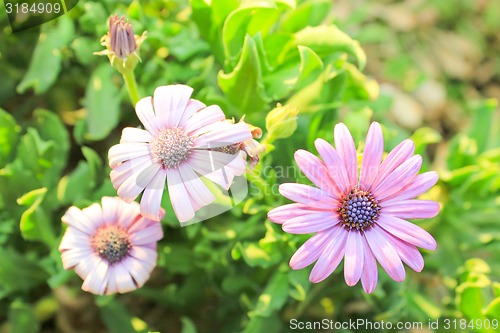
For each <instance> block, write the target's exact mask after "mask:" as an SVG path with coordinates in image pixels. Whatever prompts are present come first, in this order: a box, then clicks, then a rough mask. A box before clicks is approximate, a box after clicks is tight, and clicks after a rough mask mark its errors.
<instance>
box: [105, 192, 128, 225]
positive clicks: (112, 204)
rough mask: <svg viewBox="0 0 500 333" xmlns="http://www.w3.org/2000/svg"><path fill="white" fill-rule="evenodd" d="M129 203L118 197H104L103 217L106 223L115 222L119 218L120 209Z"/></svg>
mask: <svg viewBox="0 0 500 333" xmlns="http://www.w3.org/2000/svg"><path fill="white" fill-rule="evenodd" d="M126 205H127V204H126V203H125V202H124V201H122V200H120V198H117V197H102V199H101V206H102V219H103V222H104V224H111V223H112V224H114V223H116V221H117V220H118V216H119V211H120V209H122V208H123V207H124V206H126Z"/></svg>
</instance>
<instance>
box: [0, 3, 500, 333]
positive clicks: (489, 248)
mask: <svg viewBox="0 0 500 333" xmlns="http://www.w3.org/2000/svg"><path fill="white" fill-rule="evenodd" d="M0 12H1V14H0V109H1V110H0V332H1V333H4V332H16V333H19V332H21V333H31V332H68V333H70V332H117V333H118V332H119V333H123V332H125V333H126V332H148V331H158V332H168V333H171V332H172V333H175V332H182V333H195V332H200V333H203V332H210V333H211V332H245V333H250V332H252V333H254V332H255V333H260V332H290V331H292V330H291V328H290V320H291V319H293V318H296V319H298V320H299V321H301V322H306V321H320V320H322V319H324V318H328V319H331V320H333V321H336V322H339V321H344V322H345V321H348V320H349V319H352V320H355V319H358V318H365V319H368V320H370V321H381V320H384V321H386V322H387V321H389V322H394V323H396V322H423V323H424V325H423V327H424V329H423V330H411V329H408V330H401V331H402V332H431V331H432V330H430V329H427V328H426V327H427V322H428V321H429V320H431V321H435V320H439V323H440V328H441V329H440V330H438V331H439V332H441V331H444V326H443V325H444V323H445V320H450V321H449V322H450V323H452V325H453V321H454V320H455V323H456V324H455V327H453V326H452V327H451V328H452V329H450V330H448V331H450V332H496V331H497V330H495V329H493V328H492V327H489V328H488V327H486V328H485V326H486V323H487V322H489V323H492V322H493V320H497V321H498V320H499V319H500V283H499V282H498V281H499V278H500V260H499V259H500V229H499V223H500V196H499V194H500V163H499V162H500V114H499V108H498V102H497V99H498V98H500V57H499V56H498V55H499V54H500V52H499V51H500V50H499V48H500V34H499V33H498V31H499V29H500V2H498V1H494V0H489V1H488V0H457V1H447V0H434V1H431V0H406V1H361V0H353V1H348V0H337V1H335V2H334V3H332V2H331V1H326V0H306V1H300V0H298V1H294V0H274V1H272V0H262V1H241V3H240V1H237V0H212V1H208V0H192V1H182V0H177V1H160V0H151V1H143V2H139V1H80V2H79V4H78V5H77V6H76V7H75V8H73V9H72V10H71V11H70V12H69V13H68V14H66V15H63V16H61V17H59V18H58V19H56V20H53V21H51V22H48V23H46V24H43V25H42V26H40V27H36V28H32V29H29V30H25V31H21V32H17V33H12V32H11V29H10V27H9V22H8V19H7V16H6V14H4V11H3V7H2V10H1V11H0ZM115 13H117V14H119V15H125V16H126V17H128V18H129V20H130V22H131V23H132V25H133V27H134V30H135V32H136V34H139V35H140V34H141V33H142V32H143V31H145V30H147V31H148V38H147V39H146V41H145V42H144V44H143V45H142V47H141V50H140V55H141V58H142V63H140V64H139V65H138V66H137V68H136V70H135V74H136V77H137V82H138V85H139V91H140V94H141V96H149V95H152V94H153V91H154V88H155V87H157V86H159V85H166V84H174V83H184V84H188V85H190V86H192V87H193V88H194V89H195V93H194V97H195V98H197V99H199V100H201V101H203V102H205V103H206V104H207V105H208V104H218V105H220V106H221V107H222V109H223V110H224V111H225V112H226V115H227V116H228V117H231V116H234V117H235V118H236V120H239V119H240V118H241V117H242V116H243V115H246V118H245V119H246V120H247V121H248V122H250V123H252V124H254V125H256V126H259V127H261V128H263V130H264V138H263V141H264V142H265V143H267V144H268V150H267V152H266V154H265V156H262V160H261V163H260V164H259V165H258V166H257V167H256V168H255V169H254V170H253V171H249V174H248V179H249V182H250V194H249V197H248V199H247V200H246V201H245V202H244V203H242V204H241V205H239V206H237V207H235V208H234V209H232V210H231V211H230V212H228V213H226V214H224V215H222V216H219V217H216V218H213V219H210V220H208V221H204V222H202V223H198V224H195V225H191V226H188V227H185V228H180V227H179V223H178V222H177V220H176V218H175V215H174V214H173V212H172V209H171V207H170V203H169V200H168V196H165V198H164V200H163V207H164V208H166V210H167V215H166V217H165V219H164V220H163V221H162V223H163V225H164V231H165V238H164V239H163V240H162V241H161V242H160V243H159V249H158V250H159V261H158V267H157V268H156V269H155V271H154V272H153V274H152V276H151V279H150V280H149V281H148V282H147V283H146V285H145V286H144V287H143V288H141V289H139V290H137V291H134V292H132V293H129V294H126V295H117V296H108V297H94V296H93V295H90V294H86V293H84V292H82V291H81V290H80V286H81V280H80V279H79V278H78V277H77V276H76V274H75V273H74V272H73V271H69V272H67V271H64V270H63V269H62V265H61V262H60V256H59V252H58V251H57V246H58V243H59V241H60V238H61V236H62V232H63V229H62V226H61V222H60V218H61V216H62V214H63V213H64V212H65V210H66V209H67V208H68V207H69V206H71V205H76V206H79V207H84V206H86V205H88V204H90V203H91V202H95V201H98V200H100V198H101V196H103V195H116V193H115V191H114V190H113V188H112V186H111V184H110V181H109V168H108V166H107V151H108V149H109V147H110V146H112V145H113V144H116V143H118V141H119V138H120V134H121V130H122V128H123V127H126V126H132V127H136V126H138V125H139V124H140V123H139V121H138V119H137V117H136V115H135V113H134V110H133V107H132V105H131V104H130V102H129V98H128V95H127V91H126V89H125V87H124V84H123V81H122V78H121V76H120V75H119V73H117V72H116V71H114V70H113V68H112V67H111V66H110V65H109V61H108V59H107V58H106V57H98V56H95V55H93V54H92V53H93V52H96V51H100V50H102V49H103V47H102V46H101V45H100V43H99V40H100V38H101V36H102V35H104V34H105V33H106V31H107V19H108V17H109V16H110V15H112V14H115ZM19 19H22V17H21V18H19ZM277 103H281V104H282V105H285V106H287V107H288V106H293V107H297V108H298V109H299V115H298V121H297V129H296V131H295V133H293V136H291V137H286V136H287V135H290V134H291V133H287V135H284V134H283V133H281V135H280V133H277V132H273V130H271V131H269V132H268V131H266V120H265V119H266V115H267V113H268V112H269V111H271V110H272V109H273V108H275V107H276V105H277ZM372 120H376V121H378V122H380V123H381V124H382V126H383V130H384V136H385V145H386V149H385V150H386V151H389V150H390V149H392V148H393V147H394V146H395V145H396V144H397V143H399V142H400V141H401V140H403V139H405V138H408V137H410V138H412V139H413V140H414V141H415V144H416V152H417V153H419V154H422V156H423V159H424V165H423V171H427V170H437V171H438V172H439V174H440V182H439V183H438V185H437V186H436V187H434V188H433V189H432V190H431V191H430V192H429V193H427V194H426V195H425V198H427V199H433V200H437V201H439V202H440V204H441V207H442V209H441V213H440V214H439V215H438V216H437V217H436V218H433V219H430V220H425V221H415V223H418V224H419V225H420V226H422V227H424V228H425V229H426V230H428V231H429V232H430V233H431V234H432V235H433V236H434V237H435V238H436V240H437V242H438V249H437V250H436V251H435V252H428V251H424V253H423V254H424V258H425V268H424V270H423V272H422V273H418V274H417V273H414V272H413V271H410V270H409V269H407V279H406V280H405V281H404V282H402V283H395V282H394V281H392V280H390V279H389V278H388V276H387V275H386V274H385V272H383V271H382V270H379V271H380V274H379V276H380V278H379V284H378V287H377V289H376V290H375V292H374V293H373V294H372V295H366V294H365V293H364V292H363V291H362V288H361V287H360V286H355V287H353V288H350V287H348V286H347V285H345V282H344V281H343V274H342V269H341V268H339V269H337V271H336V272H335V273H334V274H333V275H332V276H331V277H330V278H328V279H327V280H325V281H324V282H322V283H320V284H317V285H313V284H311V283H310V282H309V281H308V275H309V271H310V268H306V269H304V270H301V271H291V270H290V268H289V267H288V260H289V258H290V257H291V255H292V254H293V252H294V251H295V250H296V249H297V248H298V247H299V246H300V245H301V244H302V243H303V242H304V241H305V240H306V239H307V238H308V237H309V236H308V235H289V234H286V233H284V232H283V231H282V230H281V228H280V227H279V226H277V225H274V224H272V223H270V222H269V221H268V220H267V219H266V214H267V212H268V211H269V210H270V209H272V208H274V207H276V206H278V205H280V204H284V203H285V199H284V198H282V197H281V196H279V194H278V193H277V185H278V184H279V183H283V182H287V181H288V182H289V181H298V182H302V183H305V182H307V179H305V177H304V176H303V175H301V174H300V171H298V168H297V167H296V165H295V162H294V161H293V152H294V151H295V150H297V149H299V148H303V149H307V150H309V151H312V152H313V153H316V151H315V148H314V145H313V141H314V140H315V139H316V138H317V137H321V138H324V139H326V140H328V141H330V142H333V133H332V129H333V125H334V124H336V123H337V122H339V121H342V122H344V123H346V125H347V126H348V127H349V129H350V130H351V132H352V133H353V136H354V138H355V140H356V142H360V141H364V139H365V135H366V131H367V129H368V126H369V124H370V123H371V121H372ZM269 125H270V124H267V127H268V128H271V126H269ZM463 323H466V324H467V325H466V326H465V327H464V326H463V325H462V324H463ZM479 323H481V324H482V325H481V327H478V326H479ZM497 323H498V322H497ZM460 325H462V326H460ZM295 331H303V332H316V331H319V330H306V329H304V330H295ZM339 331H340V332H354V331H353V330H349V329H347V330H339ZM363 331H364V330H357V332H363ZM365 331H367V332H373V331H374V330H365ZM379 331H380V332H385V331H387V332H394V331H396V330H379ZM436 332H437V331H436Z"/></svg>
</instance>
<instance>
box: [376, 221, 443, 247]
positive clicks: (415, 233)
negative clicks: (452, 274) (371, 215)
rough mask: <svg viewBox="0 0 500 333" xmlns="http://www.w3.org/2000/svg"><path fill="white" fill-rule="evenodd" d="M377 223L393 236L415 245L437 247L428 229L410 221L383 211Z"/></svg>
mask: <svg viewBox="0 0 500 333" xmlns="http://www.w3.org/2000/svg"><path fill="white" fill-rule="evenodd" d="M376 223H377V224H379V225H380V226H381V227H382V228H384V229H385V230H386V231H388V232H389V233H391V234H392V235H393V236H396V237H397V238H399V239H401V240H404V241H405V242H408V243H410V244H413V245H415V246H418V247H421V248H423V249H426V250H435V249H436V247H437V244H436V241H435V240H434V238H433V237H432V236H431V235H430V234H429V233H428V232H427V231H425V230H424V229H422V228H420V227H419V226H418V225H415V224H413V223H410V222H408V221H405V220H402V219H398V218H397V217H393V216H390V215H386V214H385V213H383V214H380V216H379V218H378V220H377V222H376Z"/></svg>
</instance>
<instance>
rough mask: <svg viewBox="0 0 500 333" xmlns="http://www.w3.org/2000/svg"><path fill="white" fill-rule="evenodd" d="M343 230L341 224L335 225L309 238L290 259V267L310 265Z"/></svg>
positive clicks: (298, 267)
mask: <svg viewBox="0 0 500 333" xmlns="http://www.w3.org/2000/svg"><path fill="white" fill-rule="evenodd" d="M340 231H341V228H340V227H339V226H334V227H332V228H330V229H328V230H325V231H322V232H318V233H317V234H315V235H314V236H312V237H311V238H309V239H308V240H307V241H306V242H305V243H304V244H303V245H302V246H301V247H299V249H298V250H297V251H296V252H295V253H294V254H293V256H292V258H291V259H290V267H291V268H292V269H295V270H297V269H302V268H304V267H307V266H309V265H310V264H312V263H313V262H315V261H316V260H318V258H319V256H320V255H321V253H323V251H324V250H325V248H326V245H327V244H328V243H329V241H330V240H331V239H334V238H335V237H336V236H337V234H338V233H339V232H340Z"/></svg>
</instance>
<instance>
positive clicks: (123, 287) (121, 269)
mask: <svg viewBox="0 0 500 333" xmlns="http://www.w3.org/2000/svg"><path fill="white" fill-rule="evenodd" d="M114 267H115V277H116V287H117V288H118V292H120V293H122V294H124V293H128V292H129V291H132V290H135V289H137V286H136V285H135V283H134V281H133V280H132V276H130V273H129V272H128V270H127V269H126V268H125V266H124V265H123V262H120V263H117V264H116V265H115V266H114Z"/></svg>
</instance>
